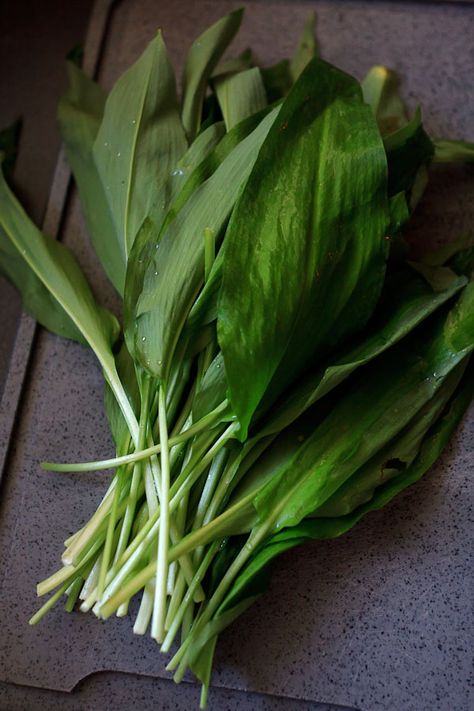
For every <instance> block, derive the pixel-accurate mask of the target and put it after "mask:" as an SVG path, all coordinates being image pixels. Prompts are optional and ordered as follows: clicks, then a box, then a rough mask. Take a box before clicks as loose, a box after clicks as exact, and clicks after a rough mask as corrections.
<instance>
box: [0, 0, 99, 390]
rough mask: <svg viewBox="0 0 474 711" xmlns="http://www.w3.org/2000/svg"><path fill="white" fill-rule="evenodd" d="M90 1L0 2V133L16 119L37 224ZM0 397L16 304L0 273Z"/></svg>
mask: <svg viewBox="0 0 474 711" xmlns="http://www.w3.org/2000/svg"><path fill="white" fill-rule="evenodd" d="M92 5H93V0H75V1H74V0H72V1H71V0H69V1H68V0H0V97H1V98H0V129H2V128H6V127H8V126H10V125H11V124H12V123H13V122H15V121H16V120H17V119H18V118H21V120H22V128H21V133H20V144H19V151H18V157H17V162H16V165H15V173H14V182H15V188H16V192H17V193H18V195H19V196H20V198H21V200H22V202H23V204H24V205H25V207H26V209H27V211H28V213H29V214H30V215H31V217H32V218H33V220H34V221H35V222H36V223H37V224H39V225H40V224H41V222H42V220H43V215H44V212H45V208H46V203H47V200H48V195H49V190H50V186H51V181H52V178H53V173H54V168H55V165H56V161H57V158H58V153H59V149H60V137H59V131H58V128H57V125H56V105H57V102H58V99H59V97H60V96H61V94H62V93H63V92H64V91H65V89H66V70H65V62H64V59H65V57H66V55H67V53H68V52H69V50H70V49H71V48H73V47H74V46H76V45H78V44H81V43H83V41H84V38H85V34H86V29H87V23H88V19H89V15H90V12H91V9H92ZM0 307H1V324H0V399H1V395H2V391H3V385H4V381H5V378H6V373H7V370H8V364H9V360H10V353H11V349H12V346H13V342H14V338H15V333H16V328H17V324H18V319H19V316H20V313H21V301H20V297H19V296H18V293H17V292H16V291H15V289H13V287H12V286H10V284H9V283H8V282H7V281H6V279H4V277H2V276H1V275H0Z"/></svg>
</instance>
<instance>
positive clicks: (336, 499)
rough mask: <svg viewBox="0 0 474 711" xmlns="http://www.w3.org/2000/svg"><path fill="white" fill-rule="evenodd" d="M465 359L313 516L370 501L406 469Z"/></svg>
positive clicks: (346, 511)
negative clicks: (406, 421) (402, 426)
mask: <svg viewBox="0 0 474 711" xmlns="http://www.w3.org/2000/svg"><path fill="white" fill-rule="evenodd" d="M466 365H467V360H466V361H462V362H461V363H460V364H459V365H458V366H457V368H455V369H454V370H453V372H452V373H450V374H449V375H448V376H447V378H446V379H445V381H444V382H443V384H442V386H441V387H440V389H439V390H438V392H437V393H435V395H434V397H432V398H431V400H428V402H427V403H426V405H424V406H423V407H422V408H421V410H420V411H419V412H418V413H417V415H416V417H415V418H414V420H413V422H410V423H409V424H408V426H407V427H406V428H405V430H403V431H402V432H401V433H400V434H399V435H398V436H397V437H395V439H394V440H393V441H392V442H389V444H387V445H386V446H385V447H384V448H383V449H382V450H381V451H380V452H378V453H377V454H376V455H375V457H373V458H372V459H371V460H370V461H369V462H367V464H365V465H364V466H363V467H361V469H359V470H358V471H357V472H356V473H355V474H353V476H351V477H350V479H348V480H347V481H346V482H345V483H344V484H343V485H342V486H341V488H340V489H338V490H337V491H336V492H335V493H334V494H333V495H332V496H331V497H330V498H329V499H328V500H327V501H326V502H325V503H324V504H323V505H322V506H320V507H319V508H318V509H316V511H314V513H313V514H311V516H314V517H325V518H328V517H334V516H345V515H347V514H349V513H352V511H354V510H355V509H356V508H357V507H358V506H362V505H363V504H365V503H367V501H370V500H371V499H372V497H373V495H374V492H375V490H376V489H377V488H378V487H379V486H382V485H383V484H385V483H386V482H387V481H390V480H391V479H393V478H394V477H396V476H398V475H399V474H400V472H403V471H404V470H406V469H407V467H409V466H410V465H411V464H412V462H413V461H414V459H415V458H416V456H417V455H418V453H419V451H420V447H421V444H422V442H423V439H424V437H425V435H426V433H427V432H428V430H429V429H430V428H431V427H432V425H433V424H434V423H435V421H436V420H437V419H438V417H439V415H440V414H441V412H442V411H443V410H444V408H445V406H446V404H447V402H448V400H449V399H450V397H451V396H452V394H453V392H454V391H455V389H456V387H457V386H458V384H459V381H460V380H461V377H462V375H463V373H464V370H465V367H466Z"/></svg>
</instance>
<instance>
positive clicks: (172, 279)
mask: <svg viewBox="0 0 474 711" xmlns="http://www.w3.org/2000/svg"><path fill="white" fill-rule="evenodd" d="M276 115H277V110H273V111H272V112H271V113H270V114H268V115H267V116H266V117H265V118H264V119H263V121H261V123H260V124H259V125H258V126H257V128H256V129H255V130H254V131H252V133H250V134H249V135H248V136H247V137H246V138H244V139H243V140H242V141H241V142H240V143H239V144H238V145H237V146H236V147H235V148H234V150H232V151H231V152H230V153H229V155H228V156H227V157H226V158H225V159H224V160H223V161H222V163H221V164H220V165H219V166H218V167H217V169H216V170H215V172H214V173H212V175H211V176H210V177H209V178H208V179H207V180H205V181H204V182H203V183H202V184H201V185H199V187H198V188H197V189H196V190H195V191H194V192H193V193H192V195H191V196H190V197H189V199H188V200H187V202H186V203H185V204H184V206H183V207H182V208H181V210H180V211H179V212H178V214H177V215H176V217H175V218H174V219H173V220H172V222H171V223H170V224H169V225H168V227H167V229H166V230H165V232H164V233H163V235H162V237H161V240H160V241H159V242H158V243H157V247H156V249H155V250H151V252H152V254H151V257H150V259H149V260H148V263H147V264H146V271H145V275H144V279H143V289H142V291H141V294H140V297H139V299H138V302H137V303H136V306H135V308H134V313H135V314H136V317H135V318H136V326H134V325H133V323H130V326H129V328H130V330H131V332H133V336H134V351H133V352H134V354H135V356H136V357H137V358H138V359H139V361H140V363H141V364H142V365H143V367H144V368H145V369H146V370H148V371H149V372H150V373H152V374H153V375H155V376H156V377H157V378H160V379H163V380H164V381H166V379H167V376H168V374H169V370H170V367H171V359H172V356H173V353H174V350H175V347H176V343H177V341H178V338H179V336H180V333H181V330H182V328H183V326H184V323H185V320H186V318H187V316H188V313H189V311H190V308H191V306H192V304H193V302H194V300H195V298H196V296H197V294H198V292H199V290H200V288H201V287H202V284H203V281H204V231H205V230H206V229H210V230H212V231H213V233H214V234H215V236H216V241H217V242H218V241H219V239H220V235H221V232H222V229H223V227H224V226H225V223H226V221H227V220H228V217H229V214H230V211H231V210H232V208H233V206H234V204H235V201H236V200H237V197H238V195H239V193H240V191H241V186H242V185H243V184H244V183H245V181H246V179H247V177H248V175H249V173H250V171H251V169H252V165H253V162H254V161H255V159H256V156H257V153H258V149H259V147H260V146H261V144H262V143H263V141H264V139H265V136H266V135H267V133H268V131H269V129H270V127H271V125H272V123H273V122H274V121H275V117H276ZM236 128H237V127H236ZM229 135H230V134H229ZM153 252H154V253H153Z"/></svg>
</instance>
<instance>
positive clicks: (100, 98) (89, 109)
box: [58, 62, 127, 294]
mask: <svg viewBox="0 0 474 711" xmlns="http://www.w3.org/2000/svg"><path fill="white" fill-rule="evenodd" d="M67 70H68V76H69V89H68V91H67V93H66V94H65V95H64V96H63V97H62V99H61V100H60V102H59V105H58V122H59V128H60V131H61V136H62V139H63V142H64V148H65V151H66V157H67V160H68V163H69V165H70V166H71V169H72V172H73V175H74V179H75V181H76V185H77V189H78V191H79V197H80V199H81V208H82V211H83V214H84V218H85V221H86V225H87V230H88V232H89V236H90V238H91V241H92V244H93V245H94V249H95V251H96V254H97V256H98V257H99V259H100V262H101V264H102V267H103V268H104V271H105V273H106V274H107V276H108V277H109V279H110V281H111V282H112V284H113V285H114V286H115V288H116V289H117V291H118V292H119V293H120V294H123V289H124V284H125V269H126V264H127V263H126V259H125V254H124V252H123V250H122V247H121V243H120V241H119V237H118V233H117V231H116V229H115V225H114V221H113V218H112V215H111V212H110V208H109V204H108V201H107V196H106V194H105V190H104V187H103V185H102V182H101V179H100V177H99V174H98V172H97V168H96V165H95V163H94V158H93V155H92V148H93V145H94V141H95V139H96V137H97V132H98V130H99V126H100V122H101V121H102V117H103V113H104V106H105V99H106V97H105V94H104V92H103V91H102V89H101V88H100V87H99V86H98V85H97V84H96V83H95V82H94V81H92V79H89V77H87V76H86V75H85V74H84V73H83V72H82V71H81V69H79V67H77V66H76V65H75V64H73V63H71V62H69V63H68V65H67Z"/></svg>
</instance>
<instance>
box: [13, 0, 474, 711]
mask: <svg viewBox="0 0 474 711" xmlns="http://www.w3.org/2000/svg"><path fill="white" fill-rule="evenodd" d="M236 5H237V3H233V2H211V1H210V0H203V1H201V2H199V3H196V2H194V3H193V2H190V1H185V0H180V1H179V2H175V3H173V6H171V4H170V5H168V6H166V5H165V4H164V3H163V4H158V3H156V2H155V0H128V1H127V2H122V3H118V4H117V5H116V9H115V10H114V12H113V15H112V18H111V22H110V26H109V31H108V33H107V37H106V42H105V47H104V54H103V60H102V64H101V71H100V79H101V81H102V83H103V84H104V85H105V86H110V84H111V83H112V82H113V80H114V79H115V77H116V76H117V75H118V74H119V73H120V71H121V70H122V69H123V68H124V67H125V66H126V65H128V64H129V62H130V61H132V60H133V59H134V58H135V57H136V56H137V55H138V53H139V52H140V51H141V50H142V48H143V46H144V43H146V41H147V39H149V38H150V37H151V36H152V33H153V30H154V29H156V28H157V27H158V26H161V27H163V30H164V34H165V39H166V41H167V43H168V46H169V48H170V51H171V53H172V56H173V58H174V59H175V60H176V62H177V64H178V65H180V64H182V48H183V45H184V44H185V43H186V42H188V41H189V40H190V39H191V38H192V37H193V36H195V35H196V34H197V32H198V31H199V30H200V29H201V28H204V27H205V26H207V25H208V24H209V23H210V22H212V20H213V19H216V18H217V17H218V16H219V15H221V14H223V13H224V12H225V11H227V9H230V8H231V7H234V6H236ZM313 7H315V8H316V9H317V10H318V15H319V35H320V37H321V45H322V50H323V54H324V56H325V57H326V58H327V59H329V60H331V61H334V62H335V63H337V64H338V65H340V66H341V67H343V68H345V69H347V70H350V71H352V72H354V73H356V74H357V75H358V76H362V75H363V73H364V72H365V71H366V70H367V69H368V68H369V67H370V65H371V64H374V63H382V62H383V63H386V64H388V65H389V66H392V67H394V68H395V69H397V70H398V71H399V72H400V74H401V75H402V76H403V77H404V78H406V81H405V82H404V86H405V87H406V88H405V94H406V96H407V98H408V100H409V102H410V104H411V105H412V106H414V105H415V104H416V103H417V102H418V101H419V102H420V103H421V104H422V106H423V107H424V116H425V121H426V124H427V127H428V128H429V129H430V130H431V131H432V132H434V133H435V134H443V135H447V136H451V137H457V136H460V135H464V136H465V137H466V138H470V139H471V140H474V135H472V134H471V135H469V132H470V131H472V123H471V117H472V112H473V108H474V106H473V102H474V78H473V77H474V73H473V71H472V69H473V65H474V47H473V43H472V40H471V38H472V36H473V34H474V14H473V11H472V8H470V7H468V6H456V5H441V4H435V5H432V4H427V3H425V4H421V3H420V4H415V3H413V4H412V3H382V2H380V3H379V2H357V1H354V2H350V3H349V2H335V1H334V2H318V3H314V2H313V3H301V2H299V3H291V4H290V3H285V2H265V3H264V2H249V3H247V17H246V20H245V23H244V25H243V28H242V31H241V34H242V37H241V39H240V40H239V41H238V42H236V44H235V51H239V50H240V49H243V48H244V47H245V46H247V45H248V44H251V45H253V46H255V47H256V48H257V52H258V54H259V56H260V57H261V58H262V59H263V60H265V62H267V63H271V62H272V61H274V60H276V59H278V58H280V57H281V56H284V55H285V54H288V53H290V52H291V50H292V48H293V46H294V44H295V42H296V39H297V36H298V32H299V28H300V27H301V25H302V22H303V20H304V18H305V16H306V14H307V12H308V10H309V9H310V8H313ZM446 38H448V41H447V39H446ZM440 48H442V51H440ZM446 176H448V177H446ZM473 209H474V208H473V201H472V171H469V170H467V169H464V170H455V171H452V170H451V171H449V173H445V172H442V171H438V173H437V176H436V180H435V184H434V186H433V188H432V189H431V190H430V195H428V198H427V201H426V205H425V207H424V208H423V209H422V210H420V213H419V215H418V217H417V224H415V228H414V229H415V232H417V238H418V239H419V240H425V239H427V238H428V237H429V238H430V239H435V240H438V239H440V238H441V237H443V238H445V237H449V236H455V235H456V234H459V231H460V230H461V229H464V228H466V227H468V226H471V227H472V226H473V225H474V215H473ZM63 239H64V240H65V241H66V242H67V243H68V244H71V245H72V246H73V247H74V249H75V250H76V252H77V253H78V256H79V259H80V261H81V263H82V264H83V266H84V268H85V269H87V271H88V273H89V274H91V277H92V280H93V282H94V284H95V285H96V287H97V288H98V289H99V290H100V293H101V295H102V297H103V301H104V303H106V304H108V305H110V306H112V307H115V306H116V303H115V299H114V296H113V293H112V290H111V289H110V288H109V287H107V286H106V285H105V283H104V280H103V275H102V274H101V272H100V269H99V267H97V265H96V264H95V262H94V259H93V257H92V255H91V252H90V249H89V247H88V243H87V241H86V238H85V232H84V227H83V224H82V220H81V216H80V212H79V209H78V203H77V197H76V196H75V194H74V193H73V194H72V195H71V196H70V200H69V201H68V204H67V209H66V214H65V218H64V220H63ZM101 399H102V379H101V374H100V371H99V368H98V366H97V364H96V362H95V360H94V357H93V356H92V354H90V353H88V352H87V351H86V350H85V349H83V348H81V347H80V346H78V345H77V344H73V343H68V342H65V341H61V340H60V339H58V338H56V337H54V336H51V335H49V334H46V333H44V332H42V331H41V332H40V334H39V337H38V339H37V342H36V347H35V350H34V353H33V358H32V362H31V364H30V368H29V371H28V380H27V384H26V388H25V390H24V394H23V400H22V405H21V418H20V421H19V425H18V427H17V429H16V430H15V433H14V438H13V442H12V449H11V456H10V459H9V461H8V467H7V470H6V477H5V482H4V487H3V491H2V499H1V501H0V570H1V571H2V573H3V584H2V587H1V594H0V619H1V621H2V635H1V638H0V679H1V680H2V681H5V682H7V681H8V682H13V683H15V684H22V685H25V686H30V687H46V688H48V689H51V690H55V691H56V692H57V694H58V695H57V696H53V697H51V698H54V699H56V700H59V699H62V698H64V699H65V698H72V699H74V702H71V703H75V704H76V705H75V706H74V705H73V706H72V707H71V708H89V706H87V704H88V703H89V701H88V700H87V699H88V698H91V699H92V698H93V697H92V696H91V697H87V694H89V693H92V692H89V691H88V689H89V686H91V685H92V686H93V685H94V684H99V685H101V684H102V685H106V686H107V683H108V681H110V679H111V677H110V676H109V675H99V676H92V677H89V679H86V680H85V681H84V682H82V683H80V682H81V680H82V679H84V678H85V677H88V676H89V675H90V674H92V673H93V672H98V671H106V670H107V671H117V672H129V673H139V674H143V675H148V676H155V677H159V678H158V679H157V680H156V681H152V680H150V679H149V678H147V677H146V676H145V677H143V679H142V682H143V686H142V687H140V688H141V689H142V690H139V689H138V686H139V685H138V681H137V692H136V693H137V694H138V695H139V694H142V696H141V697H140V696H137V697H136V699H138V700H136V701H134V703H135V705H136V706H137V708H143V709H146V708H148V706H146V703H147V701H146V698H147V693H146V688H149V687H148V686H146V685H152V684H154V683H156V684H159V685H162V688H163V697H162V706H160V708H179V709H185V708H189V706H190V704H191V703H194V698H196V696H195V694H196V690H195V689H194V688H191V687H190V686H189V687H188V686H182V687H181V688H180V689H173V694H172V698H171V697H170V696H168V693H169V692H168V691H167V690H168V689H170V688H172V685H171V684H170V683H169V682H167V681H164V680H163V679H162V677H165V676H166V673H165V672H164V662H163V660H162V659H161V658H160V656H159V655H158V653H157V648H156V645H155V643H153V642H152V641H151V640H150V639H148V638H143V639H140V638H136V637H134V636H133V634H132V632H131V625H130V621H129V620H128V619H125V620H118V619H114V620H109V621H108V622H107V623H106V624H103V623H100V622H98V621H97V620H96V619H95V618H93V617H91V616H86V615H82V614H80V613H77V614H73V615H67V614H65V613H64V611H63V610H62V608H61V607H56V608H55V609H53V610H52V612H51V613H50V615H49V616H48V617H47V618H46V619H45V620H43V622H42V623H41V624H40V625H38V626H37V627H34V628H30V627H28V626H27V624H26V620H27V619H28V618H29V617H30V616H31V614H32V612H33V611H34V610H35V608H36V606H37V604H38V603H37V600H36V599H35V591H34V585H35V583H36V581H38V580H40V579H42V578H44V577H45V576H46V575H48V574H49V573H50V572H52V571H53V570H55V568H56V567H57V566H58V562H59V558H60V553H61V547H62V541H63V540H64V539H65V538H66V537H67V536H68V535H70V534H71V533H72V532H73V530H75V529H76V528H78V527H79V526H80V525H81V523H82V522H83V521H85V520H86V518H87V517H88V516H90V514H91V513H92V511H93V510H94V509H95V506H96V505H97V503H98V501H99V500H100V498H101V495H102V493H103V491H104V489H105V482H106V480H107V474H105V473H104V474H89V475H84V476H83V475H81V476H79V475H59V474H49V473H46V472H42V471H41V470H40V469H39V468H38V464H37V463H38V461H39V460H41V459H61V458H67V459H69V460H80V459H93V458H96V457H102V456H105V455H108V454H110V453H111V451H112V444H111V441H110V438H109V436H108V433H107V427H106V423H105V419H104V416H103V414H102V410H101ZM473 449H474V445H473V438H472V419H471V420H468V419H465V420H464V423H463V424H462V426H461V427H460V428H459V429H458V431H457V433H456V435H455V437H454V438H453V441H452V443H451V444H450V446H449V448H448V449H447V451H446V452H445V453H444V455H443V457H442V458H441V460H440V462H439V463H438V464H437V466H436V467H435V468H434V469H433V470H432V471H431V472H430V474H429V475H428V476H427V477H426V478H425V479H424V480H423V481H422V482H421V483H420V484H418V485H417V486H416V487H414V488H413V489H412V490H409V491H407V492H405V493H404V494H403V495H402V496H401V497H400V498H399V499H397V500H396V501H395V502H393V503H392V504H391V505H390V506H389V507H387V508H386V509H385V510H383V511H381V512H378V513H375V514H372V515H371V516H369V517H367V518H366V519H365V520H364V521H363V522H362V523H361V524H359V526H358V527H356V528H355V529H354V530H353V531H352V532H351V533H350V534H348V535H346V536H344V537H342V538H341V539H339V540H336V541H327V542H315V543H313V544H309V545H307V546H305V547H304V548H301V549H297V550H296V551H293V552H291V554H289V555H286V556H283V557H282V558H281V559H280V560H279V561H278V562H277V564H276V566H275V574H274V577H273V581H272V586H271V589H270V591H269V593H268V595H266V596H265V597H264V598H262V599H261V600H260V601H259V602H258V603H257V604H256V605H254V606H253V607H252V608H251V609H250V610H249V611H248V612H247V613H246V614H245V615H244V616H242V617H241V618H240V619H239V620H238V621H237V622H236V624H234V625H233V626H232V627H231V628H230V629H229V630H228V631H227V632H226V633H225V634H224V635H223V636H222V639H221V641H220V644H219V647H218V653H217V656H216V669H215V675H214V685H215V687H216V690H215V694H214V695H213V694H212V692H211V696H210V708H211V709H223V708H230V709H233V708H247V709H260V708H262V709H264V708H265V709H266V708H269V709H270V708H271V709H279V708H284V709H286V708H288V709H289V708H292V709H293V708H295V709H298V708H308V709H309V708H311V709H313V708H314V709H316V708H317V709H319V711H322V709H325V708H326V707H325V706H324V705H323V706H318V705H317V704H318V703H319V704H339V705H341V706H345V707H352V708H358V709H363V710H364V711H378V710H379V709H380V710H382V709H387V710H388V709H390V710H392V709H401V710H403V711H431V710H435V709H440V710H443V711H444V709H456V711H468V709H470V708H471V707H472V706H471V705H470V699H469V697H468V689H469V676H470V674H471V671H472V654H471V651H472V647H473V635H472V630H473V628H474V624H473V606H472V601H473V600H472V582H473V581H472V570H473V565H472V563H473V548H472V536H471V535H470V526H472V486H470V482H471V481H472V474H473V464H472V462H473ZM129 678H131V677H129ZM107 680H108V681H107ZM78 683H79V686H78V687H77V689H76V691H75V692H74V693H73V694H72V695H71V696H70V697H66V696H64V695H61V693H60V692H65V691H70V690H72V689H73V688H75V687H76V686H77V684H78ZM117 683H118V684H119V682H117ZM102 688H103V687H102ZM117 688H118V689H120V685H119V686H118V687H117ZM160 688H161V687H160ZM9 689H10V687H8V686H5V685H4V686H1V687H0V709H3V708H8V709H9V708H25V709H30V708H32V709H34V708H35V706H34V704H35V703H37V704H38V705H39V704H40V702H39V701H38V702H37V701H36V700H34V699H35V697H34V695H33V694H34V692H33V691H25V692H24V693H25V701H24V702H21V701H18V704H20V705H19V706H16V707H15V706H9V705H8V704H9V700H8V699H9V698H10V697H8V694H9V693H10V691H9ZM191 689H192V690H191ZM239 690H248V691H249V692H252V694H256V693H257V694H268V695H273V696H265V697H263V696H252V695H243V694H240V695H239V694H238V693H237V692H238V691H239ZM39 693H40V692H39V691H38V694H39ZM48 693H53V692H48ZM103 693H104V692H103ZM112 693H113V694H116V696H114V697H111V698H116V699H117V705H116V706H114V708H121V706H120V705H118V704H119V703H122V701H121V697H120V692H119V691H113V692H111V694H112ZM27 694H30V696H29V697H27V696H26V695H27ZM81 694H82V697H81ZM189 694H191V695H192V700H191V696H189ZM2 695H3V700H2ZM278 696H279V697H282V698H278ZM38 698H39V696H38ZM101 698H107V694H105V697H101ZM28 699H31V701H30V700H28ZM140 699H141V700H140ZM295 699H297V700H299V701H300V702H301V703H299V704H298V703H297V701H294V700H295ZM303 702H304V703H303ZM2 703H3V704H4V706H2ZM15 703H16V702H15ZM21 703H24V706H21ZM59 703H62V702H59V701H55V702H54V704H55V705H54V708H61V706H60V705H59ZM64 703H69V702H66V701H65V702H64ZM91 703H92V702H91ZM107 703H108V702H107ZM167 704H169V705H168V706H167ZM258 704H262V705H260V706H259V705H258ZM264 704H267V706H265V705H264ZM285 704H286V705H285ZM305 704H306V705H305ZM110 707H111V706H110ZM123 707H124V708H125V706H123ZM65 708H69V707H67V706H65ZM91 708H92V707H91ZM104 708H107V706H104Z"/></svg>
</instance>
